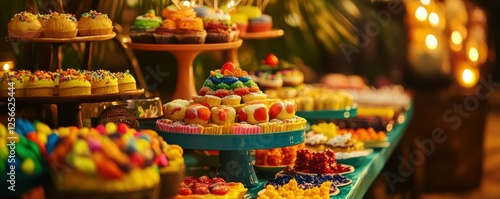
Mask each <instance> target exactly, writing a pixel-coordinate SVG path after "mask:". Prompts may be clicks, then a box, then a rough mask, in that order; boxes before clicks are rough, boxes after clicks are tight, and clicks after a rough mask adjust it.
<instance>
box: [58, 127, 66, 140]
mask: <svg viewBox="0 0 500 199" xmlns="http://www.w3.org/2000/svg"><path fill="white" fill-rule="evenodd" d="M57 133H58V134H59V137H62V138H64V137H66V136H68V135H69V127H59V129H58V131H57Z"/></svg>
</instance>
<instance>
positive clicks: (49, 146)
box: [45, 133, 59, 154]
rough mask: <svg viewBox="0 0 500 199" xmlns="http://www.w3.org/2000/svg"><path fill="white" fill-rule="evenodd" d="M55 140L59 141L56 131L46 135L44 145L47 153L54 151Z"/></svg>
mask: <svg viewBox="0 0 500 199" xmlns="http://www.w3.org/2000/svg"><path fill="white" fill-rule="evenodd" d="M57 141H59V136H58V135H57V134H56V133H52V134H50V135H49V136H48V137H47V144H46V145H45V146H46V149H47V153H48V154H51V153H52V151H54V148H55V147H56V144H57Z"/></svg>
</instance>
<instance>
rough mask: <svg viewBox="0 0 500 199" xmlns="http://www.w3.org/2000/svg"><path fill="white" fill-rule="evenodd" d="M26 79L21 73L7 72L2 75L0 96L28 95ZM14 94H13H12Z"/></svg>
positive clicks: (0, 78)
mask: <svg viewBox="0 0 500 199" xmlns="http://www.w3.org/2000/svg"><path fill="white" fill-rule="evenodd" d="M26 82H27V81H26V80H24V79H23V78H22V77H21V75H20V74H19V73H8V72H5V73H4V74H3V76H2V77H0V96H2V97H24V96H26ZM11 94H13V96H11Z"/></svg>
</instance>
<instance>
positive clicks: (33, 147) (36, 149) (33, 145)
mask: <svg viewBox="0 0 500 199" xmlns="http://www.w3.org/2000/svg"><path fill="white" fill-rule="evenodd" d="M28 149H30V152H31V153H30V155H33V156H30V157H42V151H40V148H39V147H38V144H36V143H35V142H33V141H31V140H28Z"/></svg>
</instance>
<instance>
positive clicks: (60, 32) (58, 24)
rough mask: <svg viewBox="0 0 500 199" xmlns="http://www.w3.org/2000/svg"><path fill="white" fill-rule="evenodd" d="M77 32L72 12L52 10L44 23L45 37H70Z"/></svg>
mask: <svg viewBox="0 0 500 199" xmlns="http://www.w3.org/2000/svg"><path fill="white" fill-rule="evenodd" d="M77 33H78V29H77V20H76V18H75V16H74V15H73V14H66V13H57V12H52V13H51V14H50V19H49V20H48V21H47V24H46V25H45V29H44V30H43V34H44V35H45V37H55V38H71V37H76V35H77Z"/></svg>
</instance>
